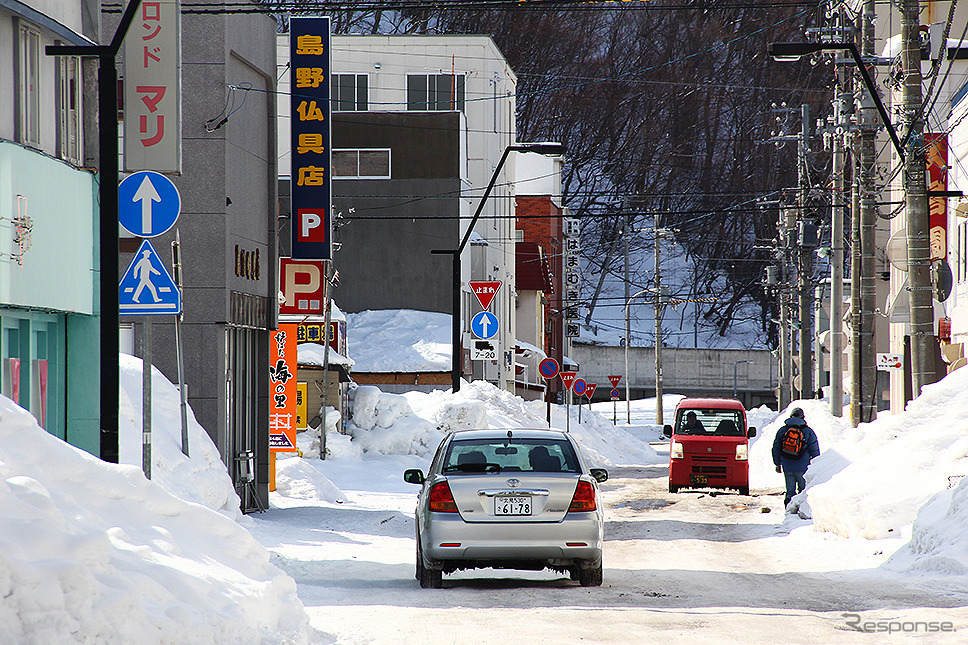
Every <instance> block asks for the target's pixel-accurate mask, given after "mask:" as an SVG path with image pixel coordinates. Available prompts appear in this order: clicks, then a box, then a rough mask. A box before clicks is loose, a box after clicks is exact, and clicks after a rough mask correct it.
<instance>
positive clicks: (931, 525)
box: [884, 477, 968, 576]
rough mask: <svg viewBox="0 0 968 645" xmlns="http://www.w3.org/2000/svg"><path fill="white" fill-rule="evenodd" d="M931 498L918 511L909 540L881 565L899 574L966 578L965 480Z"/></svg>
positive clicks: (967, 484)
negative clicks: (960, 576)
mask: <svg viewBox="0 0 968 645" xmlns="http://www.w3.org/2000/svg"><path fill="white" fill-rule="evenodd" d="M953 481H960V483H959V484H958V485H957V486H956V487H954V490H944V491H941V492H940V493H937V494H936V495H935V496H934V497H932V498H931V499H930V500H929V501H928V503H927V504H925V505H924V506H922V507H921V509H920V510H919V511H918V517H917V519H916V520H915V521H914V526H913V529H912V531H911V541H910V542H909V543H908V544H907V545H906V546H904V547H903V548H902V549H900V550H899V551H898V552H897V553H895V554H894V555H892V556H891V558H890V559H889V560H888V561H887V563H886V564H885V565H884V566H885V568H888V569H894V570H896V571H902V572H915V571H918V572H927V573H943V574H954V575H962V576H963V575H968V540H966V539H965V533H966V529H968V477H962V478H960V479H954V478H953Z"/></svg>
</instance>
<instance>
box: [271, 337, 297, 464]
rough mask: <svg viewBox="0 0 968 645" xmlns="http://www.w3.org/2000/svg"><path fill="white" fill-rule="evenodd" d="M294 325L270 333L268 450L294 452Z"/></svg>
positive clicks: (295, 411) (295, 413)
mask: <svg viewBox="0 0 968 645" xmlns="http://www.w3.org/2000/svg"><path fill="white" fill-rule="evenodd" d="M296 327H297V325H296V324H295V323H281V324H280V325H279V329H278V330H276V331H270V332H269V401H270V403H269V451H270V452H296V415H297V408H296V401H297V395H296Z"/></svg>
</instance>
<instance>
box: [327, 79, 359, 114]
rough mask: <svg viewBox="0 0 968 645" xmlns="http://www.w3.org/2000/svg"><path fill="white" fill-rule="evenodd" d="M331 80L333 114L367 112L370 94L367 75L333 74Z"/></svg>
mask: <svg viewBox="0 0 968 645" xmlns="http://www.w3.org/2000/svg"><path fill="white" fill-rule="evenodd" d="M331 78H332V83H331V84H330V91H331V96H332V101H333V112H366V110H367V106H368V92H369V77H368V76H367V75H366V74H333V75H332V77H331Z"/></svg>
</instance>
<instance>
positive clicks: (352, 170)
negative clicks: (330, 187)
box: [333, 148, 390, 179]
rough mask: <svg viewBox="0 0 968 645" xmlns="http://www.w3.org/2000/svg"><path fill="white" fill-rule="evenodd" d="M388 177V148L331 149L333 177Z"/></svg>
mask: <svg viewBox="0 0 968 645" xmlns="http://www.w3.org/2000/svg"><path fill="white" fill-rule="evenodd" d="M389 178H390V149H389V148H377V149H366V150H333V179H389Z"/></svg>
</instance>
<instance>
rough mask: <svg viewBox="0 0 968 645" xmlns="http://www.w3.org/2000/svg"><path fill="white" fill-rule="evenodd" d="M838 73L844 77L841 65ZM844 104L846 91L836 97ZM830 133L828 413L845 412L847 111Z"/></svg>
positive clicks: (846, 97)
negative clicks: (845, 138) (831, 153)
mask: <svg viewBox="0 0 968 645" xmlns="http://www.w3.org/2000/svg"><path fill="white" fill-rule="evenodd" d="M838 67H839V68H840V69H839V71H838V74H837V77H838V78H843V73H842V71H843V70H842V66H838ZM837 100H838V102H839V104H840V105H841V106H846V105H847V101H848V100H849V95H848V94H847V93H846V92H843V91H842V92H841V93H840V95H839V96H838V97H837ZM837 116H838V119H837V121H836V122H835V123H834V128H835V130H834V134H833V145H834V150H833V180H834V185H833V194H832V200H831V210H830V229H831V230H830V414H832V415H833V416H835V417H839V416H842V415H843V413H844V369H843V343H842V341H841V334H842V330H843V318H844V135H843V134H841V132H839V130H840V129H841V128H842V127H844V126H845V125H846V123H845V121H846V118H847V114H845V113H844V112H842V111H839V112H838V113H837Z"/></svg>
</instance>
